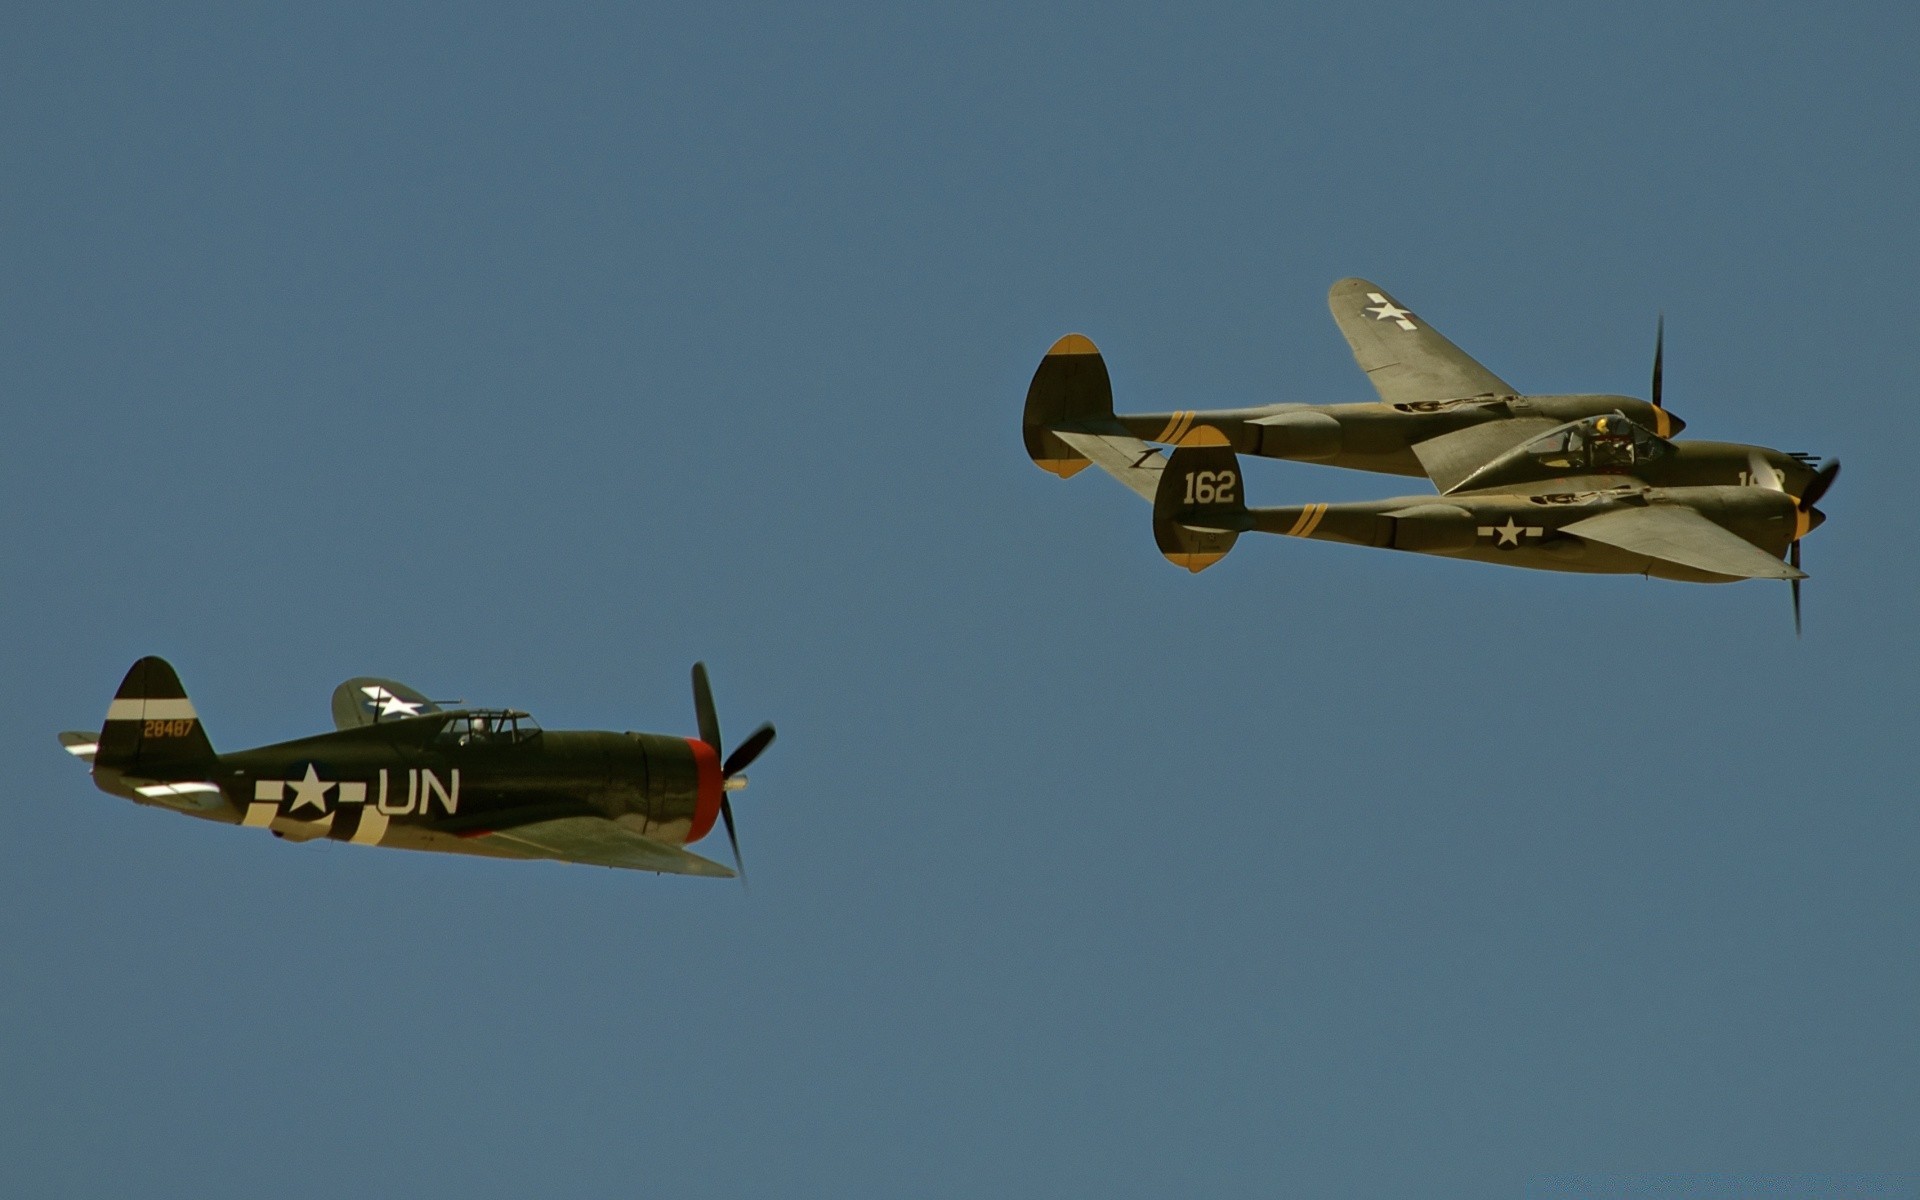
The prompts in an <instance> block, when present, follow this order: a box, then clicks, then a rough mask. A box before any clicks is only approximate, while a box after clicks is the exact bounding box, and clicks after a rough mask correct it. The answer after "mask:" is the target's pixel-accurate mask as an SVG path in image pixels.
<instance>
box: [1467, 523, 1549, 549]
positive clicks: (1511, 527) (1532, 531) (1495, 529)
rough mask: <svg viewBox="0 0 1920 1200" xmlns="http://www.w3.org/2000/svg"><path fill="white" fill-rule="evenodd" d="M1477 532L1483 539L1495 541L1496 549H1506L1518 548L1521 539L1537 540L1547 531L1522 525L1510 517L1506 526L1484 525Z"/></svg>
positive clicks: (1537, 526) (1538, 527)
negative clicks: (1487, 538) (1531, 538)
mask: <svg viewBox="0 0 1920 1200" xmlns="http://www.w3.org/2000/svg"><path fill="white" fill-rule="evenodd" d="M1477 532H1478V533H1479V534H1480V536H1481V537H1490V538H1492V539H1494V542H1493V544H1494V547H1495V548H1496V549H1505V548H1508V547H1516V548H1517V547H1518V546H1519V545H1520V539H1521V538H1523V537H1533V538H1537V537H1539V536H1540V535H1542V534H1544V533H1545V532H1546V530H1545V529H1544V528H1543V527H1541V526H1539V525H1522V524H1521V523H1520V522H1518V521H1516V520H1514V519H1513V518H1512V517H1508V518H1507V523H1506V524H1504V525H1482V526H1480V527H1479V529H1478V530H1477Z"/></svg>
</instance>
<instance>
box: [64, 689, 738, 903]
mask: <svg viewBox="0 0 1920 1200" xmlns="http://www.w3.org/2000/svg"><path fill="white" fill-rule="evenodd" d="M693 703H694V712H695V714H696V716H697V718H698V721H699V727H700V736H699V737H698V738H682V737H669V736H666V735H662V734H653V733H597V732H562V731H559V730H545V731H543V730H542V729H541V728H540V727H539V726H538V725H536V724H535V723H534V721H533V718H531V717H530V716H528V715H527V714H526V713H524V712H519V711H517V710H514V709H489V708H442V707H440V706H439V705H438V704H436V703H435V702H433V701H431V700H429V699H427V698H426V697H425V696H423V695H421V694H420V693H419V692H417V691H414V690H413V689H412V688H409V687H407V686H406V685H405V684H400V683H395V682H394V681H392V680H390V679H349V680H347V682H345V683H343V684H341V685H340V686H339V687H338V688H337V689H335V691H334V693H333V721H334V727H335V728H334V732H332V733H323V734H318V735H316V736H314V737H307V738H301V739H299V740H297V741H291V742H280V743H277V744H275V745H271V746H262V747H260V748H259V749H257V750H240V751H236V752H234V753H231V754H216V753H215V752H214V749H213V745H212V743H211V742H209V741H208V740H207V733H206V729H205V727H204V726H202V725H201V723H200V714H199V713H198V712H196V711H195V710H194V707H193V702H192V701H191V700H189V699H187V693H186V689H184V688H182V687H181V686H180V677H179V676H178V675H176V674H175V673H174V670H173V667H172V666H170V665H169V664H168V663H167V662H166V660H165V659H160V658H143V659H141V660H140V661H139V662H137V663H135V664H133V669H132V670H130V671H128V672H127V677H126V679H125V680H123V681H122V682H121V684H120V690H119V691H118V692H117V693H115V694H114V698H113V703H111V704H109V705H108V706H107V719H106V724H105V725H103V726H102V727H101V729H100V732H98V733H84V732H78V733H63V734H61V735H60V741H61V744H62V745H64V746H65V747H66V749H67V752H68V753H69V754H72V755H73V756H74V757H75V758H78V759H80V760H82V761H84V762H87V763H89V764H91V765H92V768H93V781H94V783H95V784H96V785H97V786H98V787H99V788H100V790H102V791H104V792H110V793H112V794H113V795H115V796H124V797H125V798H127V799H129V800H132V801H134V802H135V803H137V804H150V805H154V806H156V807H160V808H170V809H173V810H174V811H176V812H182V813H186V814H187V815H188V816H194V817H200V818H203V819H205V820H209V821H219V822H221V823H223V824H227V825H244V826H248V827H250V828H257V829H267V830H270V831H272V832H273V833H274V834H275V835H276V836H278V837H282V838H286V839H288V840H290V841H298V842H305V841H312V840H314V839H316V838H326V839H329V840H332V841H336V842H352V843H354V844H356V845H362V846H393V847H398V848H401V849H406V850H442V851H450V852H453V853H457V854H481V855H489V856H492V857H495V858H545V859H557V860H559V861H562V862H576V863H588V864H591V865H593V866H601V867H626V868H629V869H631V870H636V871H665V872H672V873H674V874H679V875H710V876H719V877H722V878H730V877H731V876H732V875H733V874H734V872H733V871H731V870H728V869H727V868H726V867H724V866H722V865H721V864H719V863H717V862H712V861H709V860H708V859H705V858H701V857H700V856H699V855H697V854H692V853H689V852H688V851H687V850H685V849H684V848H683V847H685V846H686V845H688V844H690V843H693V842H697V841H699V840H700V839H701V838H703V837H705V836H706V834H707V832H708V831H709V830H711V829H712V828H713V823H714V819H715V818H716V817H719V818H721V819H723V820H724V821H725V822H726V826H727V840H728V842H729V843H730V844H731V845H732V847H733V861H734V866H735V867H736V868H738V867H739V866H740V843H739V839H738V838H737V836H736V835H735V833H734V827H733V804H732V802H731V800H730V799H729V794H730V793H732V792H733V791H736V790H737V789H739V788H742V787H744V786H746V782H747V777H746V776H745V775H743V774H741V772H742V771H744V770H746V768H747V765H748V764H749V763H751V762H753V760H754V759H756V758H758V757H759V756H760V753H761V751H763V750H765V749H766V748H767V747H768V746H769V745H771V744H772V742H773V726H772V725H762V726H761V727H760V728H759V729H757V730H755V731H754V732H753V733H752V734H750V735H749V736H748V737H747V739H746V740H745V741H744V742H741V743H740V744H739V745H738V746H736V747H734V750H733V753H731V754H728V755H726V756H724V758H723V757H722V755H721V751H720V722H719V718H718V717H717V716H716V715H715V713H714V707H713V693H712V689H711V688H710V687H709V686H708V683H707V670H706V667H705V666H704V665H701V664H695V666H694V668H693ZM743 877H744V876H743Z"/></svg>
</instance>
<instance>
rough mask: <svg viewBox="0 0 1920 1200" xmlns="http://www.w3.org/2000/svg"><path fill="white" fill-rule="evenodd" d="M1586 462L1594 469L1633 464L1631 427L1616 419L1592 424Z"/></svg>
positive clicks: (1602, 419)
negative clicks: (1594, 467)
mask: <svg viewBox="0 0 1920 1200" xmlns="http://www.w3.org/2000/svg"><path fill="white" fill-rule="evenodd" d="M1588 454H1589V458H1588V461H1589V462H1590V463H1592V465H1594V466H1596V467H1612V466H1625V465H1630V464H1631V463H1632V462H1633V427H1632V426H1631V425H1629V424H1628V423H1627V422H1626V421H1624V420H1621V419H1620V418H1618V417H1601V418H1599V419H1598V420H1596V421H1594V423H1593V436H1592V438H1591V440H1590V442H1589V448H1588Z"/></svg>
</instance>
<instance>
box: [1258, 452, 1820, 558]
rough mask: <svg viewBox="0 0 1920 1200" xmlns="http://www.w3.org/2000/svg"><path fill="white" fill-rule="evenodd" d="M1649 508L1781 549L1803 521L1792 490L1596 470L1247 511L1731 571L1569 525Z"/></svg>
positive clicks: (1381, 537)
mask: <svg viewBox="0 0 1920 1200" xmlns="http://www.w3.org/2000/svg"><path fill="white" fill-rule="evenodd" d="M1650 506H1673V507H1677V508H1685V509H1690V510H1692V511H1693V512H1696V513H1698V514H1699V515H1701V516H1703V517H1705V518H1706V519H1708V520H1710V521H1712V522H1713V523H1714V524H1716V525H1719V526H1721V527H1722V528H1724V529H1727V530H1729V531H1730V532H1732V533H1735V534H1737V535H1739V536H1740V537H1741V538H1743V539H1745V540H1746V541H1747V542H1750V543H1751V544H1753V545H1754V546H1756V547H1758V548H1760V549H1761V550H1764V551H1766V552H1767V553H1769V554H1772V555H1774V556H1776V557H1779V556H1783V555H1785V554H1786V552H1787V549H1788V547H1789V546H1791V545H1792V543H1793V541H1794V539H1795V538H1796V537H1797V536H1799V534H1800V533H1801V532H1804V531H1802V530H1800V529H1799V528H1798V519H1797V510H1796V507H1795V505H1794V501H1793V499H1792V497H1791V496H1789V495H1787V494H1785V493H1781V492H1772V491H1765V490H1762V489H1759V488H1753V487H1741V486H1731V487H1688V488H1648V487H1644V486H1642V485H1639V484H1637V483H1634V482H1632V481H1625V480H1620V479H1613V478H1607V477H1596V478H1588V479H1569V480H1560V481H1556V482H1555V483H1554V484H1551V485H1541V486H1539V487H1536V488H1534V489H1529V490H1527V491H1524V492H1519V491H1503V492H1497V493H1456V494H1453V495H1448V496H1433V495H1427V496H1401V497H1397V498H1394V499H1387V500H1369V501H1360V502H1354V503H1345V504H1331V505H1304V506H1297V507H1286V508H1254V509H1249V510H1247V512H1246V514H1245V517H1244V518H1243V526H1244V528H1246V529H1248V530H1257V531H1259V532H1262V533H1277V534H1284V535H1291V536H1294V537H1307V538H1312V539H1314V540H1318V541H1334V542H1345V543H1347V544H1349V545H1357V546H1374V547H1379V548H1382V549H1390V550H1407V551H1412V552H1414V553H1420V554H1436V555H1442V556H1445V557H1448V558H1463V559H1469V560H1471V561H1474V562H1485V563H1497V564H1500V565H1503V566H1512V567H1528V568H1532V569H1535V570H1545V571H1574V572H1580V573H1585V574H1608V575H1650V576H1653V577H1655V578H1659V579H1673V580H1679V581H1682V582H1688V583H1725V582H1730V581H1731V580H1732V579H1733V578H1735V577H1733V576H1727V575H1721V574H1715V573H1712V572H1709V571H1703V570H1696V569H1692V568H1689V567H1686V566H1682V565H1679V564H1676V563H1671V562H1663V561H1661V560H1659V559H1656V558H1649V557H1647V556H1645V555H1641V554H1634V553H1631V552H1629V551H1625V550H1621V549H1619V548H1616V547H1614V546H1610V545H1606V544H1604V543H1601V542H1596V541H1592V540H1589V539H1586V538H1583V537H1580V536H1579V535H1577V534H1567V533H1563V532H1561V531H1562V529H1563V528H1564V527H1566V526H1568V525H1571V524H1573V523H1574V522H1576V521H1581V520H1585V519H1587V518H1590V517H1595V516H1598V515H1601V514H1603V513H1606V512H1610V511H1617V510H1622V509H1629V508H1642V507H1650Z"/></svg>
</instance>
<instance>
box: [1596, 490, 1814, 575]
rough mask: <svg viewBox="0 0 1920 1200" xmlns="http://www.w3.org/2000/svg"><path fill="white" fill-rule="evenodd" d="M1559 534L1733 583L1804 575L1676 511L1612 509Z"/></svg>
mask: <svg viewBox="0 0 1920 1200" xmlns="http://www.w3.org/2000/svg"><path fill="white" fill-rule="evenodd" d="M1560 531H1561V532H1562V533H1571V534H1575V535H1577V536H1579V537H1583V538H1586V539H1587V540H1588V541H1590V542H1602V543H1605V544H1606V545H1609V546H1617V547H1619V548H1620V549H1622V550H1626V551H1628V552H1630V553H1633V554H1644V555H1646V556H1647V557H1648V558H1657V559H1660V560H1661V561H1663V562H1670V563H1677V564H1679V565H1680V566H1683V567H1692V568H1693V569H1695V570H1697V571H1710V572H1712V573H1713V574H1715V575H1727V576H1731V577H1733V578H1735V579H1805V578H1806V577H1807V576H1806V573H1805V572H1803V571H1799V570H1796V569H1795V568H1793V567H1790V566H1788V565H1787V564H1786V563H1784V562H1781V561H1780V560H1779V559H1777V558H1775V557H1774V556H1773V555H1771V554H1768V553H1767V552H1766V551H1765V550H1762V549H1761V548H1760V547H1758V546H1756V545H1754V544H1753V543H1752V542H1749V541H1748V540H1747V539H1745V538H1743V537H1741V536H1740V535H1739V534H1737V533H1733V532H1731V531H1730V530H1727V529H1724V528H1722V527H1721V526H1719V525H1715V524H1714V523H1713V522H1712V521H1710V520H1708V519H1707V518H1706V517H1703V516H1701V515H1700V514H1699V513H1698V512H1696V511H1695V510H1693V509H1691V508H1684V507H1681V506H1679V505H1673V504H1651V505H1648V506H1647V507H1645V508H1623V509H1615V510H1614V511H1612V512H1605V513H1601V514H1600V515H1599V516H1597V517H1588V518H1586V519H1585V520H1583V521H1575V522H1573V523H1572V524H1571V525H1563V526H1561V529H1560Z"/></svg>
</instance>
